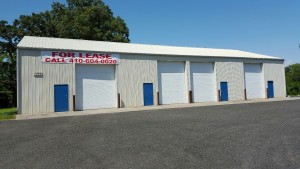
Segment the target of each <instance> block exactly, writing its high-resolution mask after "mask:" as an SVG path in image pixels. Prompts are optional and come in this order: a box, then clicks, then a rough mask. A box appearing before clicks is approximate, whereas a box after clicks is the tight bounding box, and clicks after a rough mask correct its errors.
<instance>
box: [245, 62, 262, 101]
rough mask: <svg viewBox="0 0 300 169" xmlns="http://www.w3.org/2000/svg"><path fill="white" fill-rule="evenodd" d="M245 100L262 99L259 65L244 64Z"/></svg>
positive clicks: (260, 67)
mask: <svg viewBox="0 0 300 169" xmlns="http://www.w3.org/2000/svg"><path fill="white" fill-rule="evenodd" d="M244 71H245V87H246V93H247V99H256V98H264V90H263V89H264V85H263V74H262V66H261V64H244Z"/></svg>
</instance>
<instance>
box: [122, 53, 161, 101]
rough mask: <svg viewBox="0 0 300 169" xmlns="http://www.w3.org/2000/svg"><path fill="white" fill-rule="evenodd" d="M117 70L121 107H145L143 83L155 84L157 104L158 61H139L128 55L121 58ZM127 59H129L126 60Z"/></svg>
mask: <svg viewBox="0 0 300 169" xmlns="http://www.w3.org/2000/svg"><path fill="white" fill-rule="evenodd" d="M121 58H122V59H121V61H120V64H119V65H118V68H117V71H118V72H117V74H118V75H117V76H118V80H117V83H118V92H119V93H120V95H121V107H138V106H143V105H144V98H143V83H153V86H154V90H153V91H154V104H156V103H157V97H156V92H157V91H158V82H157V61H156V60H137V59H133V58H131V57H130V56H128V55H122V56H121ZM126 58H127V59H126Z"/></svg>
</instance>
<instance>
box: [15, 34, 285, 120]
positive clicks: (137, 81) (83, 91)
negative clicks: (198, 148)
mask: <svg viewBox="0 0 300 169" xmlns="http://www.w3.org/2000/svg"><path fill="white" fill-rule="evenodd" d="M283 63H284V60H283V59H280V58H276V57H271V56H266V55H260V54H255V53H249V52H243V51H238V50H226V49H209V48H190V47H172V46H157V45H142V44H131V43H116V42H102V41H88V40H74V39H60V38H45V37H30V36H25V37H24V38H23V39H22V41H21V42H20V43H19V45H18V50H17V78H18V112H19V113H20V114H24V115H31V114H41V113H49V112H65V111H76V110H78V111H80V110H89V109H104V108H123V107H140V106H148V105H164V104H178V103H185V104H188V103H195V102H217V101H235V100H247V99H267V98H273V97H276V98H279V97H285V96H286V90H285V88H286V84H285V74H284V64H283Z"/></svg>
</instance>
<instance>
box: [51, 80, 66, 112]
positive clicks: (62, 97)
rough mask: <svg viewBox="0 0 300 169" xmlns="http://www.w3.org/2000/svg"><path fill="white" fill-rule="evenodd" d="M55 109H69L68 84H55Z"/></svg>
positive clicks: (56, 110) (58, 110) (57, 110)
mask: <svg viewBox="0 0 300 169" xmlns="http://www.w3.org/2000/svg"><path fill="white" fill-rule="evenodd" d="M54 111H55V112H63V111H69V94H68V85H54Z"/></svg>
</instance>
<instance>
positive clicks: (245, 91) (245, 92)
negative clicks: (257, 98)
mask: <svg viewBox="0 0 300 169" xmlns="http://www.w3.org/2000/svg"><path fill="white" fill-rule="evenodd" d="M244 95H245V100H247V90H246V89H244Z"/></svg>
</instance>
